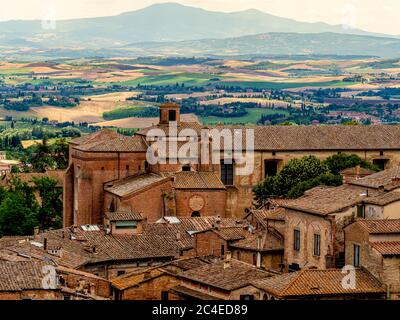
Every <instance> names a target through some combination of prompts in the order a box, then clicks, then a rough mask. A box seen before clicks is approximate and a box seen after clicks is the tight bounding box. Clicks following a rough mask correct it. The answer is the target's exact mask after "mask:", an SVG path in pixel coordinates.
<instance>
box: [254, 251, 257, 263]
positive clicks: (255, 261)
mask: <svg viewBox="0 0 400 320" xmlns="http://www.w3.org/2000/svg"><path fill="white" fill-rule="evenodd" d="M253 265H255V266H256V265H257V255H256V254H255V253H253Z"/></svg>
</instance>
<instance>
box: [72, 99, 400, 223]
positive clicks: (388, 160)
mask: <svg viewBox="0 0 400 320" xmlns="http://www.w3.org/2000/svg"><path fill="white" fill-rule="evenodd" d="M206 129H208V130H209V131H210V134H209V135H208V136H206V138H204V136H203V130H206ZM246 130H252V137H253V139H251V138H250V136H248V135H247V131H246ZM245 131H246V132H245ZM223 132H224V133H225V134H227V133H230V134H231V137H234V138H235V137H236V136H237V134H239V133H240V134H241V135H240V139H239V140H241V142H242V143H241V146H240V148H239V147H238V146H233V145H231V144H229V143H227V142H226V141H225V140H223V139H220V138H221V137H220V136H221V134H222V133H223ZM161 134H162V137H160V136H159V135H161ZM250 140H254V141H251V142H253V143H250ZM160 141H163V142H164V143H165V147H166V152H165V153H164V154H160V155H158V156H159V159H158V160H159V162H156V163H152V161H149V160H150V159H149V157H148V151H149V150H152V148H154V146H155V145H157V143H160ZM399 141H400V127H399V126H262V127H223V126H216V127H212V128H208V127H205V126H202V125H200V124H198V123H190V122H183V121H181V118H180V108H179V106H178V105H176V104H171V103H169V104H164V105H162V106H161V108H160V123H159V124H158V125H157V126H154V127H151V128H147V129H144V130H142V131H139V132H137V133H136V134H135V135H134V136H132V137H127V136H122V135H120V134H118V133H116V132H114V131H111V130H107V129H105V130H102V131H99V132H97V133H94V134H91V135H87V136H83V137H80V138H77V139H74V140H72V141H71V143H70V164H69V167H68V170H67V171H66V175H65V180H64V226H65V227H68V226H71V225H83V224H99V223H102V221H103V219H104V215H105V213H106V212H113V211H118V210H121V209H122V208H123V209H128V210H130V211H133V212H137V213H140V214H141V215H142V216H143V218H145V219H147V220H148V221H149V222H154V221H157V220H158V219H160V218H161V217H162V216H177V217H190V216H193V217H196V216H202V217H203V216H212V215H220V216H221V217H236V218H241V217H242V216H243V214H244V213H245V210H246V209H249V208H251V207H252V203H253V194H252V188H253V186H254V185H255V184H257V183H258V182H260V181H262V180H263V179H264V178H265V177H266V176H271V175H275V174H277V173H278V172H279V170H281V168H282V167H283V166H284V165H285V164H286V163H287V162H288V161H289V160H291V159H294V158H301V157H303V156H306V155H315V156H316V157H318V158H319V159H326V158H327V157H329V156H332V155H334V154H338V153H341V152H343V153H351V154H356V155H358V156H360V157H361V158H362V159H365V160H367V161H370V162H372V163H374V164H376V165H378V166H379V167H381V168H382V169H388V168H393V167H394V166H397V165H399V164H400V142H399ZM185 144H188V145H187V146H186V147H187V149H184V150H185V151H187V152H183V154H180V157H179V160H180V161H177V157H178V154H177V151H176V150H175V151H171V149H170V147H171V146H177V147H178V149H177V150H178V153H179V151H181V150H182V149H179V148H181V147H183V146H184V145H185ZM249 145H250V146H251V148H250V150H248V151H249V155H250V156H251V158H252V162H253V163H252V170H251V171H250V172H248V174H246V175H242V174H239V171H240V170H241V169H243V164H242V163H239V162H238V161H235V159H233V158H234V155H235V152H237V151H238V150H237V149H240V151H241V148H245V146H247V147H248V146H249ZM204 150H208V153H207V152H206V151H204ZM189 151H193V152H194V151H197V153H195V154H196V158H195V159H194V158H193V157H191V156H192V153H190V152H189ZM216 154H218V156H219V158H220V161H219V162H218V163H213V162H212V161H208V162H204V161H202V160H204V159H209V160H210V159H211V158H212V157H213V156H214V155H216ZM366 174H367V172H364V171H363V172H359V174H358V175H357V171H356V172H355V174H352V173H350V176H353V177H359V176H364V175H366Z"/></svg>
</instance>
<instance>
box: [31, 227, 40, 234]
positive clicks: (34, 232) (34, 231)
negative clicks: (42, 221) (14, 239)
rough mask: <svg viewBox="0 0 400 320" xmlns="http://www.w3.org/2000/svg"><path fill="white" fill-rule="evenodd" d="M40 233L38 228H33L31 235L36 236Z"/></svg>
mask: <svg viewBox="0 0 400 320" xmlns="http://www.w3.org/2000/svg"><path fill="white" fill-rule="evenodd" d="M39 233H40V228H39V227H35V228H33V235H34V236H37V235H38V234H39Z"/></svg>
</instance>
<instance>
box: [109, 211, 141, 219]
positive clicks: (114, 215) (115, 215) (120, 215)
mask: <svg viewBox="0 0 400 320" xmlns="http://www.w3.org/2000/svg"><path fill="white" fill-rule="evenodd" d="M105 217H106V218H107V219H108V220H110V221H139V220H143V217H142V215H141V214H140V213H135V212H132V211H117V212H106V213H105Z"/></svg>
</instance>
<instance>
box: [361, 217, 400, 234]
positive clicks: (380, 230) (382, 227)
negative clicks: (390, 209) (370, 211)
mask: <svg viewBox="0 0 400 320" xmlns="http://www.w3.org/2000/svg"><path fill="white" fill-rule="evenodd" d="M355 223H356V224H358V225H360V226H361V227H362V228H364V229H365V230H366V231H367V232H368V233H370V234H386V233H400V219H393V220H391V219H390V220H389V219H388V220H358V221H356V222H355Z"/></svg>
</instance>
